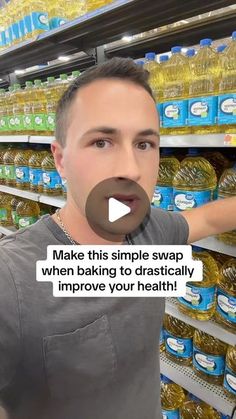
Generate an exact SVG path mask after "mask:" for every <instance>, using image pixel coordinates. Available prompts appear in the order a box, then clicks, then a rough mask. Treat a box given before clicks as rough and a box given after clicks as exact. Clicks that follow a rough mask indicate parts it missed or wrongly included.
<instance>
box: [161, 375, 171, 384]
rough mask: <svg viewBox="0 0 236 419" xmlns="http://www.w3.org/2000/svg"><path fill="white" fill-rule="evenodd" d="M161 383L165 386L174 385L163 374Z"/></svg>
mask: <svg viewBox="0 0 236 419" xmlns="http://www.w3.org/2000/svg"><path fill="white" fill-rule="evenodd" d="M161 382H162V383H164V384H171V383H173V381H172V380H170V379H169V378H168V377H166V376H165V375H163V374H161Z"/></svg>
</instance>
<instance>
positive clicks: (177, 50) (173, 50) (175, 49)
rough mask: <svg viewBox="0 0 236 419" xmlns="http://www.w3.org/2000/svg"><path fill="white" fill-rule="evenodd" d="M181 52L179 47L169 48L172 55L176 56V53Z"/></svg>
mask: <svg viewBox="0 0 236 419" xmlns="http://www.w3.org/2000/svg"><path fill="white" fill-rule="evenodd" d="M181 50H182V47H179V46H177V47H172V48H171V52H172V54H177V53H178V52H181Z"/></svg>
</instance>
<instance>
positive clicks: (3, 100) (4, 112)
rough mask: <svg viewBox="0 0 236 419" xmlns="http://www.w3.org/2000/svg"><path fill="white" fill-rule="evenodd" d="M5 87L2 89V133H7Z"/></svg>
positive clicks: (0, 99)
mask: <svg viewBox="0 0 236 419" xmlns="http://www.w3.org/2000/svg"><path fill="white" fill-rule="evenodd" d="M5 93H6V92H5V89H0V135H4V134H7V132H8V129H7V125H6V98H5V96H6V95H5Z"/></svg>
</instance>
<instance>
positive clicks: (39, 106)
mask: <svg viewBox="0 0 236 419" xmlns="http://www.w3.org/2000/svg"><path fill="white" fill-rule="evenodd" d="M33 92H34V93H33V98H34V99H33V106H32V110H33V126H34V131H36V134H37V133H38V134H44V133H45V131H46V130H47V108H46V103H47V102H46V95H45V87H44V86H43V84H42V81H41V80H34V90H33Z"/></svg>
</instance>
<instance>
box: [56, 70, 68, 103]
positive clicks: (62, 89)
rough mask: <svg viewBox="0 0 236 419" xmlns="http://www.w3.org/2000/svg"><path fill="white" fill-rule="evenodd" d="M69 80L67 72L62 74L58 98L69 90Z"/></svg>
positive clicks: (58, 83)
mask: <svg viewBox="0 0 236 419" xmlns="http://www.w3.org/2000/svg"><path fill="white" fill-rule="evenodd" d="M69 83H70V82H69V80H68V75H67V74H60V79H59V80H58V82H57V100H58V101H59V99H60V98H61V97H62V95H63V93H65V91H66V90H67V88H68V86H69Z"/></svg>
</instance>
